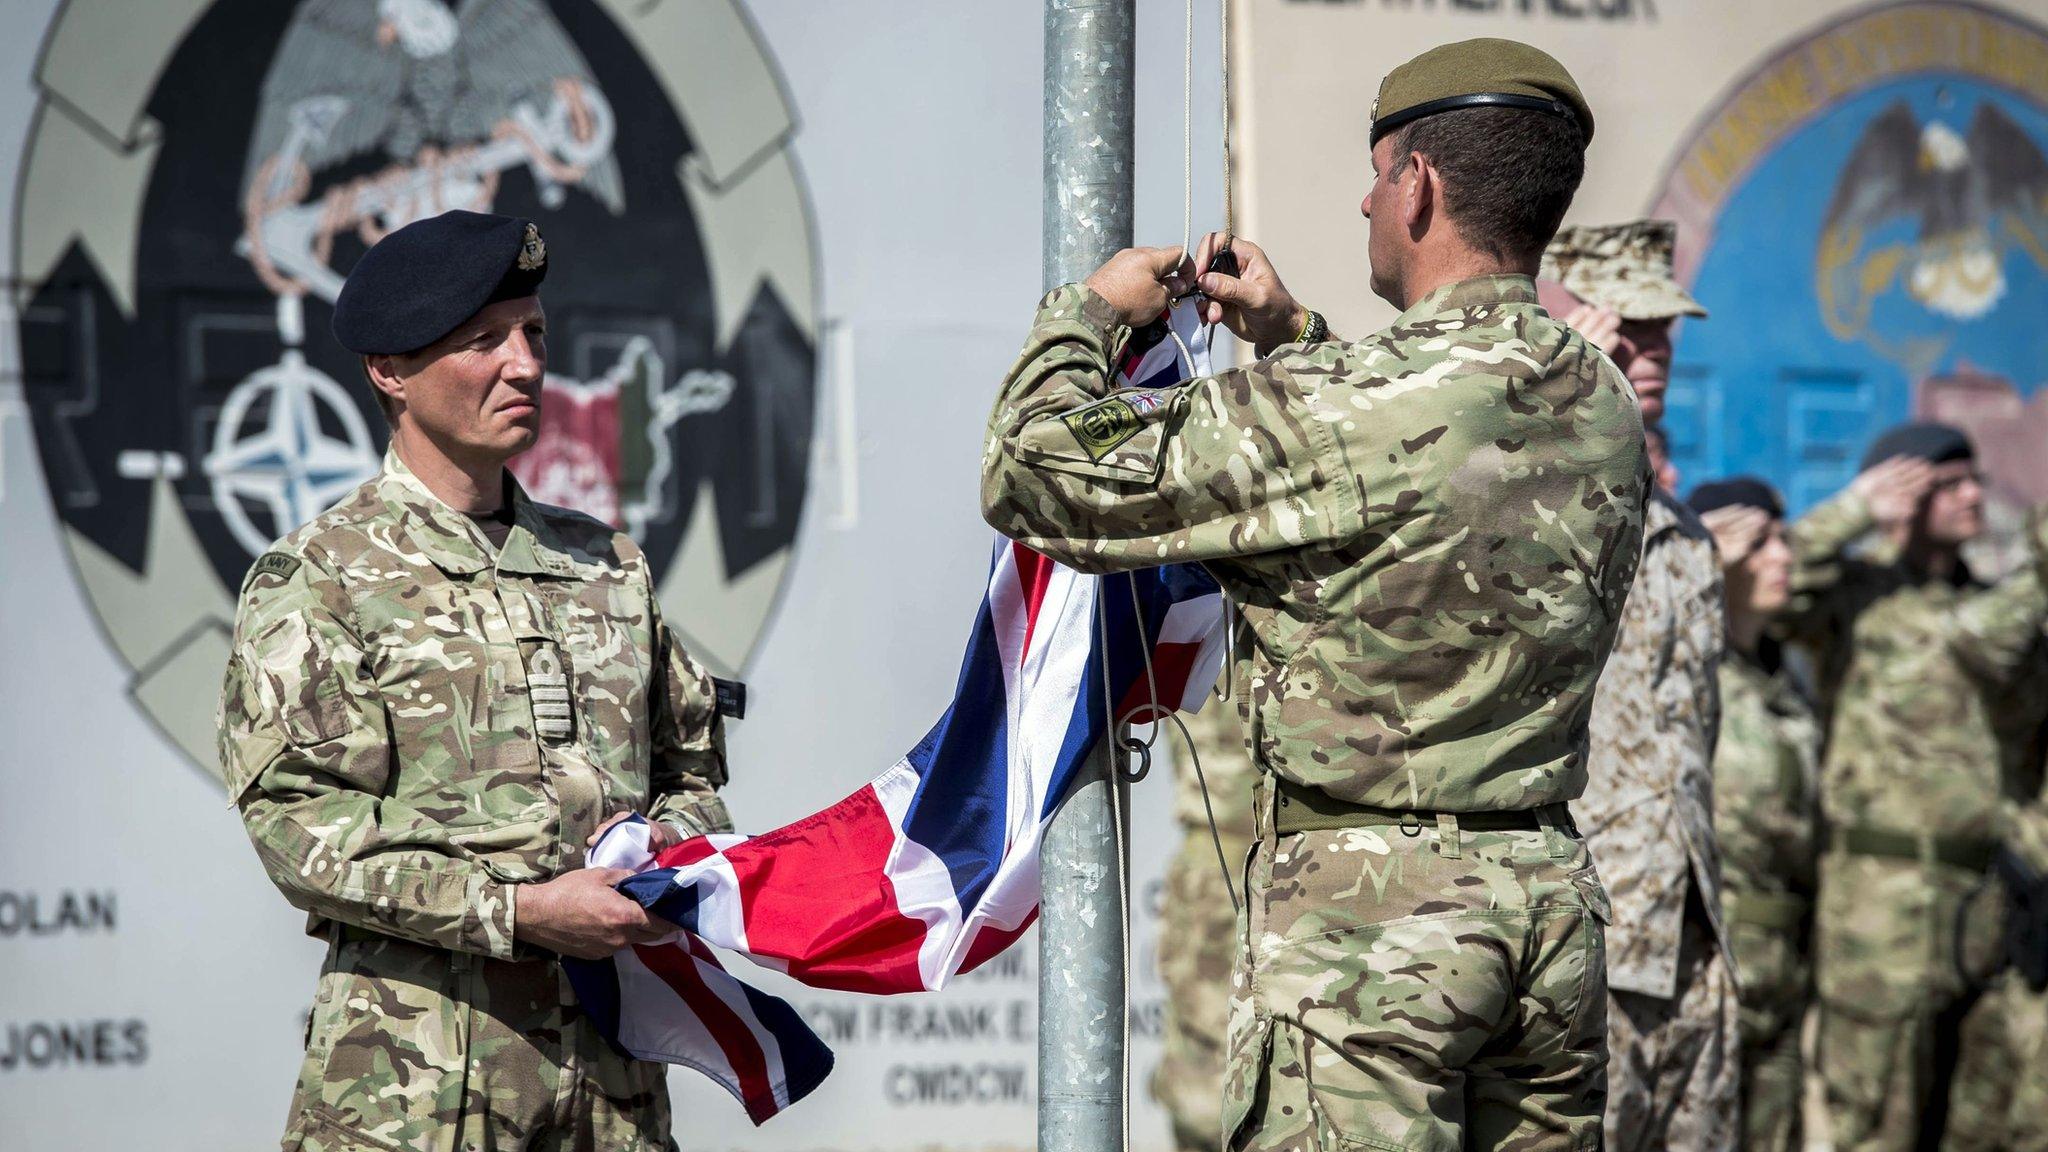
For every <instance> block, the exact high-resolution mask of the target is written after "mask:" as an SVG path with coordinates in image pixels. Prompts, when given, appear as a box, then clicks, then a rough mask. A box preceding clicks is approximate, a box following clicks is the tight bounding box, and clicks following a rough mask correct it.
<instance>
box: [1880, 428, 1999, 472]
mask: <svg viewBox="0 0 2048 1152" xmlns="http://www.w3.org/2000/svg"><path fill="white" fill-rule="evenodd" d="M1894 456H1917V457H1919V458H1920V459H1922V460H1925V461H1927V462H1928V463H1929V464H1946V463H1948V462H1949V461H1951V460H1974V459H1976V458H1977V449H1976V448H1974V447H1973V446H1971V444H1970V438H1969V437H1968V436H1966V435H1964V434H1963V430H1962V429H1961V428H1957V427H1955V426H1954V425H1951V424H1937V423H1935V422H1934V421H1932V420H1922V421H1915V422H1914V423H1911V424H1901V425H1899V426H1898V427H1896V428H1893V429H1892V430H1890V431H1889V432H1886V433H1885V434H1884V435H1882V436H1879V437H1878V438H1877V439H1876V440H1875V441H1873V442H1872V443H1871V445H1870V450H1869V451H1868V452H1865V453H1864V454H1863V463H1862V464H1860V465H1858V466H1857V470H1858V471H1863V470H1866V469H1868V468H1869V467H1870V466H1871V465H1873V464H1882V463H1884V462H1885V461H1887V460H1889V459H1891V458H1892V457H1894Z"/></svg>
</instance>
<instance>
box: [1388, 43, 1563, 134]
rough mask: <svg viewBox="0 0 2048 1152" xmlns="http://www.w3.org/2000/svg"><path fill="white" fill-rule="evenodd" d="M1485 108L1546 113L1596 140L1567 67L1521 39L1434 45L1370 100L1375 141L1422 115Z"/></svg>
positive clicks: (1391, 75) (1393, 74)
mask: <svg viewBox="0 0 2048 1152" xmlns="http://www.w3.org/2000/svg"><path fill="white" fill-rule="evenodd" d="M1485 107H1491V108H1526V109H1528V110H1530V111H1532V112H1547V113H1549V114H1550V115H1552V116H1557V117H1560V118H1562V119H1565V120H1571V121H1573V122H1575V123H1577V124H1578V126H1579V128H1580V130H1581V131H1583V132H1585V134H1586V139H1587V140H1591V139H1592V138H1593V110H1592V109H1591V108H1589V107H1587V106H1586V97H1585V96H1584V95H1583V94H1581V93H1580V91H1579V84H1578V81H1576V80H1573V79H1572V74H1571V73H1569V72H1567V71H1565V70H1564V65H1562V64H1559V63H1558V62H1557V61H1556V60H1555V59H1553V58H1552V57H1551V56H1550V54H1549V53H1547V52H1544V51H1542V50H1540V49H1537V48H1532V47H1530V46H1529V45H1527V44H1523V43H1521V42H1520V41H1516V40H1497V39H1481V40H1460V41H1459V42H1457V43H1456V44H1445V45H1442V46H1440V47H1437V48H1431V49H1430V50H1429V51H1427V52H1424V53H1423V54H1422V55H1420V56H1417V57H1416V58H1415V59H1413V60H1410V61H1409V62H1407V63H1406V64H1403V65H1401V66H1400V67H1399V68H1396V69H1394V70H1393V71H1392V72H1389V73H1387V78H1386V79H1385V80H1382V81H1380V94H1379V98H1378V99H1376V100H1374V101H1373V102H1372V142H1373V143H1374V144H1377V143H1379V142H1380V137H1382V136H1385V135H1386V134H1387V133H1389V132H1392V131H1393V130H1394V129H1396V128H1399V127H1400V126H1401V125H1403V124H1407V123H1410V122H1412V121H1415V120H1420V119H1421V118H1423V117H1424V116H1434V115H1436V114H1437V113H1439V112H1449V111H1452V110H1453V109H1457V108H1485Z"/></svg>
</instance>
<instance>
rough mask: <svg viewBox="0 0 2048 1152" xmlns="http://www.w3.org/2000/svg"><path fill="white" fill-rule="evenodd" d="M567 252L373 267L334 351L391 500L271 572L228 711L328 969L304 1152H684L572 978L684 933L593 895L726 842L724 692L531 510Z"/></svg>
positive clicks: (359, 283)
mask: <svg viewBox="0 0 2048 1152" xmlns="http://www.w3.org/2000/svg"><path fill="white" fill-rule="evenodd" d="M547 268H548V250H547V244H546V242H545V241H544V240H543V239H542V238H541V233H540V229H539V228H538V227H537V226H536V225H535V224H534V223H533V222H531V221H527V220H518V219H513V218H510V217H505V216H489V215H482V214H478V213H474V212H450V213H447V214H445V215H442V216H435V217H432V218H430V219H425V220H420V221H418V222H415V223H413V224H409V225H407V226H405V227H403V228H400V229H399V230H397V231H395V232H393V233H391V234H390V235H389V236H386V237H385V238H384V239H383V240H382V241H380V242H379V243H378V244H376V245H375V246H374V247H372V248H371V249H370V250H369V252H368V253H367V254H365V255H364V256H363V258H362V259H361V260H360V261H358V262H357V264H356V266H355V268H354V270H353V271H352V272H351V273H350V275H349V278H348V281H347V283H346V284H345V285H344V286H343V288H342V290H341V294H340V297H339V298H338V299H337V300H336V302H335V309H334V336H335V338H336V339H337V340H339V341H340V342H341V344H342V345H343V346H344V347H346V348H348V349H349V350H350V351H352V352H355V353H357V354H358V355H360V356H361V357H362V361H363V370H364V373H365V375H366V376H367V377H368V379H369V381H370V384H371V386H372V387H374V388H375V389H376V390H377V394H378V398H379V400H380V401H381V402H382V404H383V406H384V410H385V413H386V415H387V416H389V418H390V423H391V449H390V451H389V452H388V453H387V454H386V456H385V459H384V467H383V470H382V472H381V473H380V474H379V475H378V476H376V477H374V478H372V479H371V480H370V481H368V482H367V483H365V484H363V485H362V486H361V487H360V488H358V489H357V490H356V491H355V492H354V493H352V494H351V495H349V496H348V497H347V498H346V499H344V500H343V501H342V502H341V503H340V504H339V505H337V506H335V507H334V508H333V509H331V510H329V511H327V512H325V513H323V514H321V515H320V516H319V517H317V518H316V519H314V520H313V522H312V523H310V524H307V525H305V526H303V527H300V528H298V529H297V530H295V531H293V532H291V533H290V534H289V535H287V536H286V537H285V538H284V539H282V540H280V541H278V542H277V543H276V544H274V545H272V546H271V548H270V550H269V551H267V552H265V553H264V554H263V556H261V557H260V558H258V560H257V561H256V563H255V565H254V566H253V567H252V568H251V570H250V573H249V576H248V579H247V581H246V582H245V583H244V585H243V588H242V593H241V597H240V602H239V606H238V609H237V612H236V618H235V637H234V644H233V648H232V656H231V658H230V660H229V664H228V671H227V678H226V683H225V685H224V686H223V689H222V695H221V707H220V748H221V758H222V765H223V774H224V775H225V777H226V779H227V782H228V788H229V794H230V795H231V796H232V797H233V799H234V801H235V803H236V805H237V807H238V808H239V809H240V810H241V814H242V820H243V824H244V825H245V827H246V829H247V831H248V834H249V838H250V840H251V841H252V842H253V843H254V845H255V847H256V850H257V855H258V856H259V858H260V859H261V860H262V862H263V866H264V869H265V871H266V872H267V873H268V874H269V876H270V879H271V881H272V882H273V883H274V884H276V885H277V887H278V888H279V889H280V890H281V891H282V892H283V894H284V896H285V898H286V899H287V900H289V901H290V902H291V903H292V905H293V906H295V907H297V908H300V909H303V910H304V911H306V912H307V913H308V914H309V915H310V917H311V919H310V921H309V926H308V930H309V931H310V932H311V933H312V934H313V935H315V936H318V937H320V938H322V939H324V940H326V941H327V961H326V964H325V966H324V967H323V969H322V974H321V977H320V985H319V991H318V993H317V995H316V997H315V999H314V1007H313V1013H312V1019H311V1020H310V1022H309V1024H308V1028H307V1046H306V1055H305V1060H304V1062H303V1063H302V1064H301V1066H300V1071H299V1080H298V1091H297V1095H296V1097H295V1098H294V1100H293V1104H292V1111H291V1115H290V1119H289V1125H290V1128H289V1131H288V1132H287V1135H286V1139H285V1146H286V1147H288V1148H305V1149H308V1150H311V1149H343V1148H372V1147H374V1148H509V1147H518V1148H525V1149H534V1150H542V1149H546V1150H561V1152H567V1150H570V1149H575V1150H585V1149H591V1150H595V1149H613V1148H636V1149H637V1148H646V1149H672V1148H674V1147H675V1144H674V1142H673V1140H672V1139H671V1137H670V1134H669V1129H670V1115H669V1104H668V1089H667V1075H666V1068H665V1066H664V1065H660V1064H654V1063H648V1062H644V1061H639V1060H635V1059H632V1058H629V1057H627V1056H625V1055H623V1054H622V1053H621V1051H620V1050H619V1049H617V1048H615V1047H613V1045H612V1044H611V1043H610V1042H609V1041H608V1040H607V1039H606V1037H605V1036H604V1035H603V1034H601V1032H600V1030H599V1028H598V1026H597V1024H596V1022H595V1021H594V1019H593V1018H592V1016H591V1015H589V1014H588V1013H586V1012H585V1011H584V1010H583V1007H582V1005H581V1003H580V1001H579V1000H578V998H577V996H576V995H575V992H574V991H573V989H572V987H571V985H570V984H569V982H568V977H567V975H566V973H565V970H564V968H563V965H562V964H561V957H563V956H576V957H584V958H590V959H599V958H604V957H608V956H611V955H612V954H613V953H614V952H615V951H616V950H617V949H619V948H621V947H624V946H626V945H629V944H634V943H645V942H649V941H652V940H654V939H657V938H659V937H661V936H662V935H665V934H666V933H667V932H668V931H669V928H668V926H666V925H661V924H657V923H654V922H651V921H649V919H648V917H647V915H646V913H645V912H644V911H643V910H642V909H641V907H640V905H639V904H638V903H636V902H634V901H632V900H629V899H627V898H625V897H623V896H621V895H619V894H618V893H617V892H616V891H614V890H613V889H612V884H613V883H615V882H616V881H617V880H618V879H620V878H621V877H622V876H623V875H624V873H621V872H617V871H607V870H602V869H587V868H584V867H582V865H583V862H584V852H585V849H586V847H587V846H588V845H589V844H590V843H592V842H593V841H594V840H595V838H596V836H597V835H598V834H599V833H600V832H601V831H602V830H603V829H604V828H605V827H607V826H608V825H609V824H611V823H612V822H614V821H617V820H619V819H622V818H623V817H625V816H626V815H628V814H629V813H631V812H636V811H637V812H641V813H644V814H645V815H646V817H647V824H646V826H645V827H646V829H647V838H648V842H649V846H650V847H651V848H653V849H655V850H659V849H661V848H664V847H667V846H669V845H671V844H673V843H675V842H676V841H678V840H679V839H680V838H682V837H685V836H690V835H696V834H701V833H706V832H713V831H727V830H729V829H730V821H729V820H728V819H727V817H726V813H725V807H724V805H723V803H722V802H721V801H720V799H719V797H718V795H717V789H718V787H719V786H720V785H722V784H724V782H725V754H724V736H723V728H722V724H721V720H720V716H719V709H718V704H717V696H716V694H715V692H714V689H713V685H712V682H711V679H710V678H709V677H708V676H706V675H705V674H704V672H703V670H702V669H700V668H699V667H698V666H697V664H696V663H695V662H694V661H692V660H691V659H690V656H689V654H688V653H687V652H685V651H684V650H683V647H682V645H681V644H680V643H678V642H677V639H676V637H675V635H674V634H673V633H672V632H670V630H669V629H668V627H667V625H666V624H665V623H664V622H663V619H662V611H661V605H660V604H659V603H658V602H657V601H656V600H655V596H654V580H653V577H652V574H651V573H650V571H649V569H648V565H647V561H646V558H645V557H644V556H643V555H642V554H641V552H640V550H639V548H638V547H636V546H635V545H634V543H633V541H632V540H631V539H630V538H629V537H627V536H626V535H625V534H624V533H621V532H618V531H615V530H614V529H613V528H611V527H610V526H609V525H605V524H601V523H599V522H598V521H596V520H593V519H592V518H590V517H588V516H585V515H582V514H580V513H577V512H573V511H570V510H568V509H564V508H553V507H549V506H547V505H545V504H539V503H535V502H534V501H532V500H530V499H528V498H527V496H526V494H525V493H524V492H523V491H521V490H520V487H519V485H518V484H517V483H515V482H514V481H513V479H512V476H511V474H510V473H509V472H508V471H507V470H506V467H505V465H506V462H507V461H508V460H510V459H511V458H512V457H513V456H514V455H516V454H518V453H519V452H521V451H523V450H525V449H526V448H527V447H529V446H530V445H532V444H533V442H534V440H535V438H536V437H537V436H538V435H539V432H540V427H541V423H540V414H541V407H540V406H541V403H542V384H543V381H544V380H545V379H546V372H547V355H548V353H547V332H546V327H547V319H546V314H545V313H544V312H543V310H542V308H541V303H540V299H539V297H538V296H537V295H536V292H537V291H538V289H539V287H540V285H541V281H542V280H543V278H544V277H545V276H546V275H547Z"/></svg>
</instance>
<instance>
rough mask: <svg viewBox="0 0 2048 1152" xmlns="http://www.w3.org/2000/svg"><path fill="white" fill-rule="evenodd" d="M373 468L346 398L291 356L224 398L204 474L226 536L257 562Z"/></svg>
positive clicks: (373, 454) (373, 452)
mask: <svg viewBox="0 0 2048 1152" xmlns="http://www.w3.org/2000/svg"><path fill="white" fill-rule="evenodd" d="M323 413H324V414H325V416H326V419H324V420H323V419H322V416H323ZM330 426H332V427H335V428H338V429H339V431H338V432H336V431H329V427H330ZM377 460H378V456H377V449H376V445H375V443H374V442H373V441H372V440H371V439H370V429H369V427H368V426H367V425H366V424H365V423H364V421H363V417H362V414H361V413H360V412H359V411H357V409H356V406H355V403H354V402H353V401H352V400H350V399H349V396H348V393H346V392H344V391H342V389H341V386H340V385H339V384H336V383H335V382H334V381H333V380H331V379H329V378H328V377H327V374H326V373H324V372H322V371H320V370H319V369H317V368H315V367H313V366H312V365H310V364H308V363H306V358H305V356H304V355H302V354H301V353H300V352H299V350H298V349H296V348H288V349H286V350H285V352H284V355H283V357H282V358H281V359H280V360H279V362H278V363H277V364H276V365H275V366H273V367H270V368H266V369H263V370H261V371H259V372H257V373H255V374H254V375H252V376H250V377H249V378H248V379H247V380H245V381H243V382H242V383H241V384H239V385H237V386H236V387H235V389H234V391H233V392H231V393H229V395H228V402H227V404H226V405H224V406H223V407H222V409H221V414H220V421H219V423H217V424H215V425H214V433H213V451H212V452H210V453H208V454H207V457H206V460H205V462H204V463H203V464H202V465H201V467H202V468H203V469H204V470H205V472H206V475H207V476H208V477H209V478H210V479H211V480H212V482H213V496H214V500H215V502H216V503H217V504H218V505H219V507H220V511H221V516H222V518H223V519H224V520H225V521H226V523H227V527H228V531H229V532H231V533H233V534H234V537H235V540H236V542H237V543H239V544H241V545H242V547H244V548H246V549H248V550H249V552H250V553H252V554H259V553H261V552H262V551H263V550H264V549H265V548H268V547H269V546H270V541H271V540H272V539H274V538H276V537H277V536H280V535H283V534H284V533H285V532H288V531H290V530H291V529H292V527H293V526H296V525H299V524H304V523H305V522H307V521H308V520H311V519H312V518H313V517H315V516H318V515H319V514H320V513H321V512H323V511H325V510H326V509H328V508H329V507H331V506H333V505H334V504H336V503H337V502H339V501H340V500H341V498H342V497H343V496H346V495H348V493H349V492H350V491H351V490H352V489H354V488H355V487H356V486H357V485H359V484H361V483H362V482H363V481H364V480H367V479H369V478H370V476H372V475H373V474H375V472H376V471H377ZM251 505H255V506H257V507H258V508H260V509H261V510H262V512H263V513H264V515H265V516H266V517H267V522H266V523H265V524H263V525H258V524H257V523H255V522H254V521H253V520H252V519H251V518H250V516H249V508H250V506H251Z"/></svg>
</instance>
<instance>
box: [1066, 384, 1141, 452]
mask: <svg viewBox="0 0 2048 1152" xmlns="http://www.w3.org/2000/svg"><path fill="white" fill-rule="evenodd" d="M1166 402H1167V398H1166V396H1165V395H1162V394H1161V393H1160V392H1158V391H1141V390H1132V391H1129V392H1125V393H1121V394H1119V395H1116V396H1111V397H1109V398H1108V399H1105V400H1098V401H1096V402H1095V403H1093V404H1090V405H1088V406H1087V407H1085V408H1076V409H1074V410H1073V411H1072V412H1069V413H1067V414H1066V415H1065V416H1062V417H1060V419H1061V420H1063V421H1065V422H1066V425H1067V430H1068V431H1069V432H1072V433H1073V434H1074V442H1075V443H1077V444H1079V445H1080V446H1081V450H1082V451H1084V452H1086V453H1088V458H1089V459H1090V460H1094V461H1096V462H1098V463H1100V462H1101V460H1102V458H1103V457H1105V456H1107V455H1109V454H1110V453H1111V452H1114V451H1116V450H1117V449H1118V448H1119V447H1121V446H1123V445H1124V444H1127V443H1129V442H1130V440H1131V438H1132V437H1134V436H1136V435H1137V434H1138V433H1139V432H1142V431H1144V428H1145V425H1144V420H1143V416H1144V414H1146V413H1149V412H1152V411H1155V410H1157V409H1159V408H1161V407H1163V406H1165V404H1166Z"/></svg>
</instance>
